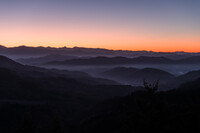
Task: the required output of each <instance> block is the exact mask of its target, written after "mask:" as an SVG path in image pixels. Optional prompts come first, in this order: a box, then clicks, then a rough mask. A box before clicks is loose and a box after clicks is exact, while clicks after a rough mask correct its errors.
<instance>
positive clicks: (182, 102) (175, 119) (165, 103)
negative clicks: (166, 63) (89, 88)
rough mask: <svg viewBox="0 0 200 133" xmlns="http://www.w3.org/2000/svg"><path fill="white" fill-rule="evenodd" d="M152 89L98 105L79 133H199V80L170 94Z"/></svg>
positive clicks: (186, 84)
mask: <svg viewBox="0 0 200 133" xmlns="http://www.w3.org/2000/svg"><path fill="white" fill-rule="evenodd" d="M151 88H152V87H150V89H149V88H147V89H144V91H137V92H134V93H132V94H131V95H129V96H126V97H118V98H114V99H110V100H107V101H105V102H103V103H102V104H100V105H98V106H97V107H95V108H94V109H93V110H91V112H90V116H91V117H90V118H89V119H87V120H86V121H85V122H84V123H83V124H82V125H81V131H80V132H82V133H93V132H95V133H144V132H154V133H155V132H156V133H169V132H177V133H188V132H194V133H197V132H200V113H199V112H200V79H198V80H196V81H192V82H189V83H185V84H183V85H182V86H180V87H179V88H178V89H174V90H171V91H167V92H156V90H153V89H151Z"/></svg>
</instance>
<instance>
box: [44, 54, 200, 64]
mask: <svg viewBox="0 0 200 133" xmlns="http://www.w3.org/2000/svg"><path fill="white" fill-rule="evenodd" d="M199 60H200V56H194V57H189V58H186V59H181V60H172V59H168V58H166V57H147V56H140V57H137V58H126V57H104V56H99V57H92V58H89V59H72V60H65V61H52V62H48V63H46V64H45V65H62V66H65V65H79V66H81V65H82V66H84V65H93V66H95V65H102V66H103V65H129V64H143V65H145V64H153V65H155V64H157V65H162V64H169V65H170V64H176V65H177V64H199Z"/></svg>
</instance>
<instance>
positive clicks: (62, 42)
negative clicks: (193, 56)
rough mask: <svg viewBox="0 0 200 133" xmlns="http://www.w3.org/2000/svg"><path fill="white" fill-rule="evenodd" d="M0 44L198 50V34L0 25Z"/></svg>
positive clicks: (134, 49)
mask: <svg viewBox="0 0 200 133" xmlns="http://www.w3.org/2000/svg"><path fill="white" fill-rule="evenodd" d="M0 28H1V31H0V36H1V39H0V45H5V46H7V47H14V46H20V45H26V46H45V47H47V46H50V47H63V46H66V47H75V46H77V47H87V48H105V49H112V50H131V51H143V50H146V51H155V52H175V51H185V52H200V36H199V35H196V36H194V35H190V34H188V35H176V36H172V35H171V36H169V35H168V36H167V35H163V34H161V35H160V34H156V33H148V32H145V31H144V30H141V29H135V31H134V32H133V31H129V30H124V29H121V30H119V29H118V30H116V29H114V28H110V29H105V28H102V27H100V28H94V29H92V28H88V27H78V28H74V27H65V28H63V27H51V28H49V27H45V26H44V27H23V28H22V26H19V27H17V28H16V27H10V28H9V29H8V28H4V27H0Z"/></svg>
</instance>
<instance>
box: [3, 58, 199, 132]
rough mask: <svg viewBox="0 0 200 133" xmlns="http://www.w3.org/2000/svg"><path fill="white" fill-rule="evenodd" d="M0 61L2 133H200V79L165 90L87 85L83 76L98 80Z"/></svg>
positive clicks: (147, 86)
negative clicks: (83, 80)
mask: <svg viewBox="0 0 200 133" xmlns="http://www.w3.org/2000/svg"><path fill="white" fill-rule="evenodd" d="M0 59H1V64H0V133H143V132H154V133H155V132H159V133H160V132H162V133H169V132H177V133H188V132H199V131H200V128H199V127H200V113H199V112H200V79H196V80H193V81H190V82H186V83H184V84H182V85H181V86H180V87H178V88H176V89H172V90H170V91H165V92H162V91H158V83H156V84H154V85H149V84H148V83H146V82H145V84H144V88H141V87H137V88H136V87H132V86H125V85H117V84H115V85H108V84H107V85H103V84H102V85H100V84H94V83H88V84H87V82H80V81H81V80H80V79H81V78H83V79H87V78H90V81H91V82H96V81H97V79H94V78H93V77H90V76H89V75H85V74H84V73H77V72H70V71H59V70H48V69H43V68H38V67H31V66H24V65H21V64H19V63H16V62H13V61H12V60H10V59H8V58H6V57H1V58H0ZM193 73H194V72H193ZM74 75H76V76H74ZM80 77H81V78H80ZM197 77H198V76H197ZM99 80H100V79H99ZM177 81H178V80H177ZM174 82H176V81H174ZM101 83H106V82H103V81H102V82H101ZM136 89H137V90H138V91H135V92H133V90H136ZM160 90H162V88H160Z"/></svg>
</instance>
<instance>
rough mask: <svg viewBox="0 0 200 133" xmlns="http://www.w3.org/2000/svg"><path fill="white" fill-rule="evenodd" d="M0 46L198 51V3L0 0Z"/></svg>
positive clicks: (175, 0) (194, 0) (189, 0)
mask: <svg viewBox="0 0 200 133" xmlns="http://www.w3.org/2000/svg"><path fill="white" fill-rule="evenodd" d="M0 44H1V45H5V46H9V47H10V46H19V45H28V46H54V47H62V46H67V47H74V46H78V47H91V48H108V49H123V50H152V51H187V52H200V0H0Z"/></svg>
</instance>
